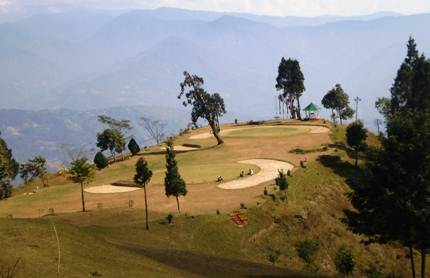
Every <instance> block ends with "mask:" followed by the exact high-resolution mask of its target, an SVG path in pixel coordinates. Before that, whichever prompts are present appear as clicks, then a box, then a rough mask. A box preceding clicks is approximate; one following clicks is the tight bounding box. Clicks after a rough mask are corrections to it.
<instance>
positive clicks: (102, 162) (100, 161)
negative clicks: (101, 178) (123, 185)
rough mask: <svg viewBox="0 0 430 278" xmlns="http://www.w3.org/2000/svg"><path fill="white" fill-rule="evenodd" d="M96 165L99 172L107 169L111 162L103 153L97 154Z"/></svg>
mask: <svg viewBox="0 0 430 278" xmlns="http://www.w3.org/2000/svg"><path fill="white" fill-rule="evenodd" d="M94 164H95V165H96V166H97V168H98V169H99V170H101V169H104V168H106V167H107V166H108V165H109V161H108V159H107V158H106V156H105V155H104V154H103V153H102V152H98V153H96V156H95V157H94Z"/></svg>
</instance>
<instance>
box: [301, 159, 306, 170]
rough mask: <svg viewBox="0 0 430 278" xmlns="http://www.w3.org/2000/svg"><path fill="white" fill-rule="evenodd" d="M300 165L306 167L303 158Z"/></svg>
mask: <svg viewBox="0 0 430 278" xmlns="http://www.w3.org/2000/svg"><path fill="white" fill-rule="evenodd" d="M300 167H302V168H306V165H305V162H304V161H303V160H300Z"/></svg>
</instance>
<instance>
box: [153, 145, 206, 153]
mask: <svg viewBox="0 0 430 278" xmlns="http://www.w3.org/2000/svg"><path fill="white" fill-rule="evenodd" d="M173 148H174V149H175V151H179V152H188V151H194V150H198V149H200V148H193V147H185V146H174V147H173ZM161 149H162V150H166V147H161Z"/></svg>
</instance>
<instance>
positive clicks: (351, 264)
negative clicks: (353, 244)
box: [334, 246, 355, 275]
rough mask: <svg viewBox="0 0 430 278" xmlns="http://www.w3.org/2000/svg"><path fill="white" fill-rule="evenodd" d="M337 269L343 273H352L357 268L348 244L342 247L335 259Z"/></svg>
mask: <svg viewBox="0 0 430 278" xmlns="http://www.w3.org/2000/svg"><path fill="white" fill-rule="evenodd" d="M334 264H335V265H336V270H337V272H338V273H339V274H342V275H351V274H352V272H353V271H354V268H355V261H354V257H353V255H352V251H351V249H350V248H348V247H347V246H342V247H340V248H339V249H338V250H337V252H336V257H335V259H334Z"/></svg>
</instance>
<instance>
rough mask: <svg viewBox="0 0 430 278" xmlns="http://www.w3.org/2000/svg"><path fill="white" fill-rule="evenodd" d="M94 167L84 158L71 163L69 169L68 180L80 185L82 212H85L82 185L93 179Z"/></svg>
mask: <svg viewBox="0 0 430 278" xmlns="http://www.w3.org/2000/svg"><path fill="white" fill-rule="evenodd" d="M94 175H95V169H94V165H91V164H90V163H89V162H88V159H87V158H86V157H83V158H79V159H77V160H75V161H73V162H72V164H71V167H70V179H71V180H72V181H73V182H75V183H78V184H80V185H81V200H82V211H83V212H85V198H84V184H86V183H89V182H91V181H92V180H93V179H94Z"/></svg>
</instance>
